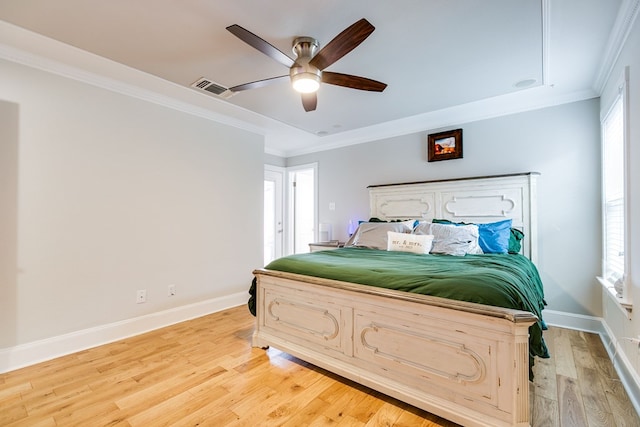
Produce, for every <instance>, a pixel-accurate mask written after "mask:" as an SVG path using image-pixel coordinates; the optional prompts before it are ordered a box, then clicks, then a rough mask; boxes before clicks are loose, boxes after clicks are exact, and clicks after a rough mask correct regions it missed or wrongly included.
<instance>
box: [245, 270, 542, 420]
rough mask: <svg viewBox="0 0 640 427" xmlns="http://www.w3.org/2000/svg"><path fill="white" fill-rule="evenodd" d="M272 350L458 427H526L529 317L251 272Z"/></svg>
mask: <svg viewBox="0 0 640 427" xmlns="http://www.w3.org/2000/svg"><path fill="white" fill-rule="evenodd" d="M254 273H255V274H256V277H257V279H258V280H257V284H258V286H257V304H256V310H257V313H256V314H257V316H256V317H257V322H256V329H255V332H254V335H253V345H254V346H255V347H267V346H273V347H276V348H278V349H280V350H283V351H286V352H288V353H290V354H292V355H294V356H296V357H298V358H300V359H302V360H305V361H307V362H310V363H312V364H314V365H317V366H319V367H322V368H324V369H326V370H328V371H331V372H334V373H336V374H338V375H341V376H343V377H345V378H348V379H350V380H353V381H355V382H358V383H360V384H363V385H365V386H368V387H370V388H372V389H374V390H377V391H380V392H382V393H385V394H387V395H389V396H392V397H395V398H397V399H399V400H402V401H404V402H407V403H409V404H411V405H414V406H416V407H419V408H421V409H424V410H426V411H429V412H431V413H434V414H436V415H438V416H441V417H443V418H447V419H449V420H452V421H454V422H457V423H460V424H463V425H466V426H528V425H529V385H528V378H529V376H528V375H529V369H528V366H529V365H528V364H529V359H528V357H529V352H528V328H529V326H530V325H531V324H533V323H534V322H535V321H536V320H537V318H536V316H534V315H533V314H531V313H528V312H522V311H517V310H510V309H501V308H496V307H488V306H484V305H480V304H472V303H464V302H459V301H452V300H446V299H442V298H435V297H428V296H424V295H417V294H408V293H405V292H398V291H390V290H386V289H379V288H374V287H370V286H363V285H354V284H349V283H344V282H337V281H333V280H326V279H319V278H309V277H305V276H299V275H295V274H290V273H282V272H275V271H267V270H256V271H255V272H254Z"/></svg>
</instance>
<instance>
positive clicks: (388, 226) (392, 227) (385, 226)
mask: <svg viewBox="0 0 640 427" xmlns="http://www.w3.org/2000/svg"><path fill="white" fill-rule="evenodd" d="M413 224H414V221H399V222H363V223H362V224H360V225H359V226H358V229H357V230H356V232H355V233H353V236H351V238H350V239H349V240H348V241H347V243H345V246H356V247H361V248H370V249H380V250H383V251H384V250H385V249H387V231H395V232H397V233H411V231H412V230H413Z"/></svg>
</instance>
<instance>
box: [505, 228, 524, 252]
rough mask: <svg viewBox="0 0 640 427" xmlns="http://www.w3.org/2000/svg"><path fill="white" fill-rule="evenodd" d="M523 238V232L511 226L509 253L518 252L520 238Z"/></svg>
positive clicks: (520, 245) (520, 246)
mask: <svg viewBox="0 0 640 427" xmlns="http://www.w3.org/2000/svg"><path fill="white" fill-rule="evenodd" d="M523 238H524V233H523V232H522V231H520V230H518V229H517V228H512V229H511V233H510V236H509V253H510V254H519V253H520V249H522V239H523Z"/></svg>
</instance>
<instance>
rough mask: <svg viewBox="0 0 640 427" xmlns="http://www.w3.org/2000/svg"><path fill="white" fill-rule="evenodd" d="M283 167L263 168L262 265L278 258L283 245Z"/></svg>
mask: <svg viewBox="0 0 640 427" xmlns="http://www.w3.org/2000/svg"><path fill="white" fill-rule="evenodd" d="M283 182H284V169H281V168H277V167H274V166H265V170H264V265H267V264H268V263H270V262H271V261H273V260H274V259H276V258H280V257H281V256H282V255H283V253H282V251H283V246H284V233H283V228H284V222H283V221H284V220H283V205H284V203H283V197H282V195H283V188H284V187H283Z"/></svg>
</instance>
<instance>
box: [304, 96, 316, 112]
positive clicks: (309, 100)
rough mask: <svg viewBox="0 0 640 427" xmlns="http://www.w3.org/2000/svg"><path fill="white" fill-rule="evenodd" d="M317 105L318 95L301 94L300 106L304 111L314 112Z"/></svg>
mask: <svg viewBox="0 0 640 427" xmlns="http://www.w3.org/2000/svg"><path fill="white" fill-rule="evenodd" d="M317 105H318V94H317V93H316V92H313V93H303V94H302V106H303V107H304V111H306V112H309V111H314V110H315V109H316V107H317Z"/></svg>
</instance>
